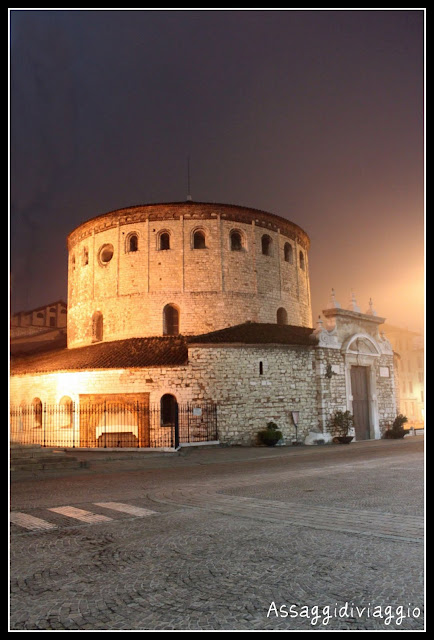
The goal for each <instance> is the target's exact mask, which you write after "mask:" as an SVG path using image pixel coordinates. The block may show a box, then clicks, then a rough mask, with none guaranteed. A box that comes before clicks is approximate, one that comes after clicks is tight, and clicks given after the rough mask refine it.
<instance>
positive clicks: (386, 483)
mask: <svg viewBox="0 0 434 640" xmlns="http://www.w3.org/2000/svg"><path fill="white" fill-rule="evenodd" d="M367 444H368V443H367ZM372 445H373V446H372ZM224 454H225V452H223V454H222V452H221V451H219V452H216V455H215V462H214V463H213V461H212V454H210V453H209V452H206V453H205V454H204V455H203V456H201V453H200V452H195V453H194V454H191V456H190V454H189V455H188V456H187V457H186V458H185V459H183V460H178V461H174V460H170V459H166V458H165V459H164V460H163V459H162V460H161V462H160V463H158V462H157V461H156V460H153V461H152V464H151V465H150V466H149V468H145V466H143V467H142V468H140V469H130V468H127V469H121V468H120V467H116V468H115V467H114V468H113V471H112V473H108V472H107V471H106V470H104V472H101V471H95V472H94V473H88V474H86V473H84V472H83V473H79V474H76V475H75V476H73V475H68V476H66V477H64V478H51V479H50V478H47V479H44V478H38V479H37V480H33V481H31V482H27V481H23V482H20V483H18V484H17V485H16V486H13V487H12V489H13V490H12V492H11V493H12V495H11V510H12V513H11V525H10V529H11V532H10V533H11V543H10V560H11V569H10V578H11V587H10V605H11V606H10V629H11V630H14V631H15V630H59V631H63V630H69V631H86V630H88V631H95V630H113V631H116V630H119V631H122V630H124V631H125V630H167V631H170V630H217V631H218V630H230V629H233V630H246V631H253V630H321V629H322V630H332V629H335V630H387V629H396V630H398V629H402V630H419V631H420V630H423V629H424V621H423V602H424V591H423V587H424V582H423V544H422V535H423V520H422V518H423V505H424V501H423V442H422V441H421V439H420V438H414V439H412V441H409V440H408V441H402V442H401V443H400V445H399V446H397V445H396V443H393V444H390V446H389V445H387V444H385V442H384V441H383V442H381V443H378V445H376V444H375V443H369V446H363V445H362V446H361V447H357V446H352V447H345V451H343V449H342V448H339V447H338V448H335V447H330V446H329V447H324V448H323V451H322V452H320V451H319V450H318V449H317V448H315V451H312V452H311V451H306V450H305V451H304V452H301V451H300V452H297V453H295V452H292V451H291V450H287V451H281V452H278V453H274V452H273V453H270V454H267V452H263V453H262V456H261V455H260V453H258V452H257V451H252V455H251V456H249V455H248V453H247V452H245V451H243V452H239V453H238V454H237V452H235V451H231V450H228V452H227V459H228V460H230V462H227V463H225V456H224ZM237 456H238V460H237Z"/></svg>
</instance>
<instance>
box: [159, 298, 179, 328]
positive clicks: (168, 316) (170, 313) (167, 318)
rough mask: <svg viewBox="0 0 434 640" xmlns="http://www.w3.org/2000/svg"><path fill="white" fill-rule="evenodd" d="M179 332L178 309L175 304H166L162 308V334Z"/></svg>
mask: <svg viewBox="0 0 434 640" xmlns="http://www.w3.org/2000/svg"><path fill="white" fill-rule="evenodd" d="M178 334H179V309H178V307H177V306H176V305H174V304H172V303H170V304H166V306H165V307H164V309H163V335H164V336H177V335H178Z"/></svg>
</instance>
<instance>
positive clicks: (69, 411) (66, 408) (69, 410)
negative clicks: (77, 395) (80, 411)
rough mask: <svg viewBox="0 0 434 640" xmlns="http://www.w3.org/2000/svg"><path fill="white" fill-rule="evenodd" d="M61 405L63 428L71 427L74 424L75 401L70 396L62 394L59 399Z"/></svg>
mask: <svg viewBox="0 0 434 640" xmlns="http://www.w3.org/2000/svg"><path fill="white" fill-rule="evenodd" d="M59 407H60V412H61V416H62V421H61V425H60V426H61V428H63V429H69V428H71V427H72V426H73V410H74V403H73V402H72V399H71V398H70V397H69V396H62V397H61V398H60V400H59Z"/></svg>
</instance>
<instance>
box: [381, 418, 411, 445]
mask: <svg viewBox="0 0 434 640" xmlns="http://www.w3.org/2000/svg"><path fill="white" fill-rule="evenodd" d="M406 422H408V418H407V417H406V416H404V415H402V413H400V414H398V415H397V416H396V418H395V420H394V421H393V424H392V427H391V428H390V427H389V428H388V429H386V431H385V432H384V436H383V437H384V438H394V439H397V438H403V437H404V436H405V429H404V426H403V425H404V424H405V423H406Z"/></svg>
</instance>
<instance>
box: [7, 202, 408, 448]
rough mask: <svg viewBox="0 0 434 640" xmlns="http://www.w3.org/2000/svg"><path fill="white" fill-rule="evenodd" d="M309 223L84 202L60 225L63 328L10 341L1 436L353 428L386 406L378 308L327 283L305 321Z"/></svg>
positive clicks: (315, 436)
mask: <svg viewBox="0 0 434 640" xmlns="http://www.w3.org/2000/svg"><path fill="white" fill-rule="evenodd" d="M309 247H310V243H309V238H308V236H307V234H306V233H305V232H304V231H303V230H302V229H301V228H300V227H298V226H297V225H296V224H294V223H292V222H290V221H288V220H286V219H284V218H281V217H279V216H276V215H273V214H271V213H267V212H264V211H259V210H256V209H251V208H247V207H239V206H234V205H226V204H214V203H199V202H192V201H190V200H188V201H186V202H182V203H172V204H149V205H142V206H135V207H129V208H124V209H119V210H116V211H112V212H110V213H106V214H103V215H99V216H97V217H95V218H93V219H91V220H89V221H87V222H85V223H83V224H81V225H80V226H79V227H77V228H76V229H75V230H74V231H72V232H71V233H70V234H69V236H68V305H67V344H66V343H64V344H62V345H51V346H47V347H44V349H43V348H42V346H41V345H40V344H39V346H38V344H37V343H35V345H34V350H33V352H31V351H30V350H26V351H22V352H21V353H19V352H16V353H15V356H14V358H13V361H12V367H11V373H12V377H11V383H10V388H11V441H17V442H19V443H37V444H42V445H43V446H56V447H57V446H65V447H77V446H78V447H90V448H94V447H146V448H147V447H150V448H153V447H170V448H177V447H178V446H184V445H186V446H188V445H189V444H193V443H203V442H208V443H209V442H214V443H215V442H220V443H224V444H237V445H240V444H242V445H252V444H256V442H257V436H258V432H259V431H260V430H262V429H264V427H265V426H266V425H267V424H268V423H270V422H273V423H274V424H275V425H277V427H278V429H279V430H280V431H281V433H282V442H283V443H285V444H291V443H292V442H294V441H295V442H300V441H306V442H309V443H312V442H327V441H330V438H331V432H330V424H331V420H332V418H333V416H334V414H335V412H336V411H345V410H348V411H350V412H352V413H354V416H355V434H354V435H355V439H356V440H365V439H371V438H379V437H381V434H382V433H383V432H384V430H385V429H386V428H387V426H388V425H389V424H390V423H391V421H393V419H394V417H395V415H396V409H397V402H396V399H397V397H396V391H395V388H396V382H395V369H394V357H393V351H392V349H391V346H390V343H389V342H388V341H387V339H385V337H384V336H383V335H382V333H381V332H380V331H379V327H380V325H381V324H382V323H384V318H381V317H379V316H377V314H376V312H375V311H374V310H373V308H372V304H370V306H369V309H368V310H367V311H366V312H365V313H363V312H361V311H360V308H359V307H358V306H357V304H356V302H355V299H354V300H353V299H352V301H351V303H350V306H349V307H348V308H347V309H343V308H341V306H340V304H339V303H338V302H336V298H335V296H334V294H333V296H332V299H331V302H330V303H329V305H328V306H327V308H326V309H324V311H323V315H324V318H325V320H324V323H323V322H322V321H318V323H317V326H316V328H315V329H314V328H313V326H312V315H311V300H310V288H309V259H308V252H309Z"/></svg>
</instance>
